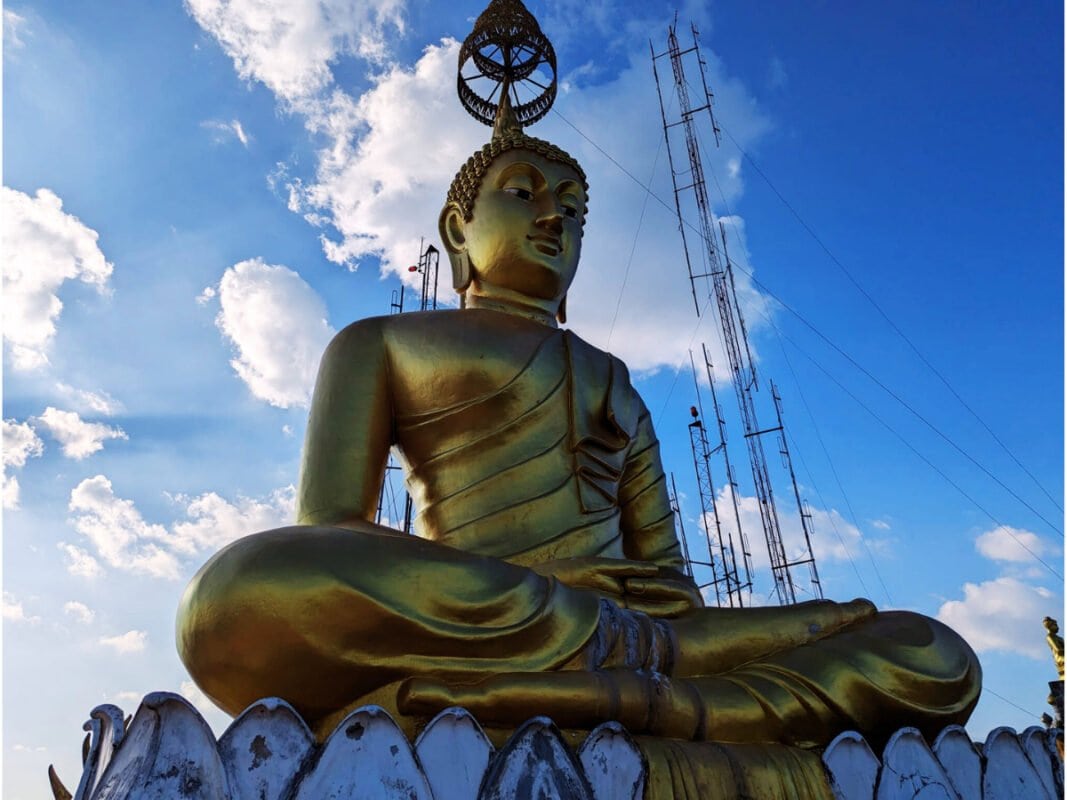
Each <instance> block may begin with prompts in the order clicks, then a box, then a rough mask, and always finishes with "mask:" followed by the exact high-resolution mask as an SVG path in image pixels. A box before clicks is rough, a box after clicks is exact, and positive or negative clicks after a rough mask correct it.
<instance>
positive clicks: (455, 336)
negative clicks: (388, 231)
mask: <svg viewBox="0 0 1067 800" xmlns="http://www.w3.org/2000/svg"><path fill="white" fill-rule="evenodd" d="M553 333H555V331H554V330H552V329H549V328H545V327H544V326H542V325H538V324H537V323H535V322H531V321H529V320H525V319H520V318H517V317H513V316H511V315H509V314H502V313H499V312H495V311H483V310H474V309H464V310H461V309H443V310H439V311H414V312H409V313H407V314H393V315H391V316H386V317H369V318H367V319H361V320H358V321H356V322H353V323H352V324H350V325H348V326H347V327H346V328H344V329H343V330H342V331H341V332H340V333H338V334H337V335H336V336H335V337H334V340H333V342H332V343H331V345H330V346H331V348H334V349H341V350H348V349H353V348H358V349H365V348H366V347H368V346H378V347H381V348H383V349H384V350H385V351H387V352H393V351H397V350H402V351H410V350H413V349H415V350H419V351H423V352H430V351H453V350H456V349H462V350H466V351H469V352H480V351H484V350H485V349H486V348H489V349H492V348H493V347H494V345H499V344H501V343H505V342H509V343H512V344H514V343H516V342H521V341H529V342H537V341H540V340H543V339H545V338H547V337H549V336H551V335H552V334H553Z"/></svg>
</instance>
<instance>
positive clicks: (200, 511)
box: [172, 486, 296, 553]
mask: <svg viewBox="0 0 1067 800" xmlns="http://www.w3.org/2000/svg"><path fill="white" fill-rule="evenodd" d="M175 499H176V500H177V501H178V502H181V503H183V504H184V505H185V513H186V515H187V516H189V517H190V518H191V521H190V522H178V523H175V524H174V525H173V526H172V530H173V532H174V535H175V537H176V539H177V546H178V547H179V548H180V549H182V550H183V551H186V552H190V553H194V552H200V551H205V550H217V549H218V548H220V547H222V546H223V545H226V544H229V543H230V542H232V541H234V540H235V539H239V538H240V537H242V536H247V535H248V534H250V533H255V532H256V531H263V530H269V529H270V528H278V527H280V526H282V525H289V524H292V521H293V517H294V514H295V511H296V489H295V488H294V487H293V486H287V487H285V488H283V489H277V490H275V491H274V492H273V493H271V495H270V497H269V498H268V499H266V500H253V499H251V498H248V497H238V498H237V502H236V503H231V502H229V501H228V500H224V499H223V498H222V497H220V496H219V495H217V494H215V492H208V493H206V494H202V495H200V496H199V497H195V498H191V499H190V498H187V497H183V496H179V497H177V498H175Z"/></svg>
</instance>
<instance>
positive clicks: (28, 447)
mask: <svg viewBox="0 0 1067 800" xmlns="http://www.w3.org/2000/svg"><path fill="white" fill-rule="evenodd" d="M3 426H4V427H3V445H4V485H3V504H4V508H6V509H9V510H14V509H17V508H18V507H19V494H20V489H19V482H18V478H16V477H15V476H14V475H8V469H9V468H10V469H21V468H22V467H23V466H25V464H26V460H27V459H29V458H36V457H37V456H39V455H41V453H43V452H44V442H42V441H41V439H40V437H39V436H37V433H36V431H34V429H33V426H32V425H30V424H29V423H27V422H18V421H17V420H14V419H5V420H4V421H3Z"/></svg>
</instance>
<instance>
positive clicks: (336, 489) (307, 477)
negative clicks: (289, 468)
mask: <svg viewBox="0 0 1067 800" xmlns="http://www.w3.org/2000/svg"><path fill="white" fill-rule="evenodd" d="M382 323H383V320H382V319H368V320H362V321H360V322H357V323H354V324H352V325H349V326H348V327H347V328H345V329H344V330H343V331H341V332H340V333H339V334H337V336H335V337H334V339H333V341H332V342H330V345H329V347H327V348H326V352H325V353H324V354H323V356H322V362H321V363H320V365H319V374H318V378H317V379H316V381H315V393H314V396H313V398H312V401H311V414H310V416H309V418H308V426H307V433H306V435H305V438H304V453H303V458H302V462H301V467H300V488H299V491H298V493H297V509H296V516H297V523H298V524H301V525H336V526H341V527H344V526H346V524H350V523H354V522H358V521H360V520H368V521H370V520H373V519H374V514H375V511H376V509H377V505H378V493H379V491H380V490H381V485H382V477H383V475H384V472H385V462H386V459H387V457H388V455H389V447H390V445H391V444H392V431H393V420H392V410H391V402H390V386H389V369H388V354H387V352H386V348H385V344H384V340H383V331H382Z"/></svg>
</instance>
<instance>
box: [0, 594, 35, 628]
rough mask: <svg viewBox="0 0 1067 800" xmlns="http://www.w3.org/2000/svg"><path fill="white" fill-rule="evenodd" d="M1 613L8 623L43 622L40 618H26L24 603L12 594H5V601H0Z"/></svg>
mask: <svg viewBox="0 0 1067 800" xmlns="http://www.w3.org/2000/svg"><path fill="white" fill-rule="evenodd" d="M0 613H2V616H3V618H4V619H5V620H7V621H8V622H29V623H37V622H40V621H41V618H40V617H32V616H26V610H25V609H24V608H23V607H22V603H21V602H20V601H19V600H16V599H15V595H13V594H11V592H4V594H3V599H2V600H0Z"/></svg>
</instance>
